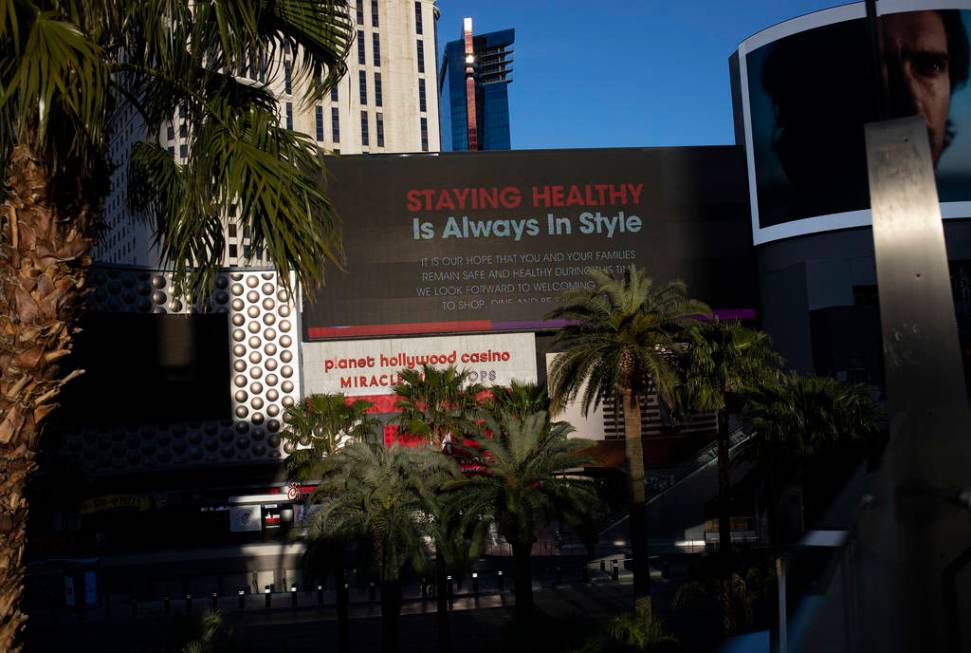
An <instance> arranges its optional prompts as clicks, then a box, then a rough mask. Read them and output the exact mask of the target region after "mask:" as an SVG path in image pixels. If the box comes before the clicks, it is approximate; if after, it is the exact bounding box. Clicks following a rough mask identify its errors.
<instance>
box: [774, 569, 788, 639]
mask: <svg viewBox="0 0 971 653" xmlns="http://www.w3.org/2000/svg"><path fill="white" fill-rule="evenodd" d="M775 575H776V580H777V581H778V590H779V653H788V652H789V633H788V620H789V617H788V611H787V610H786V561H785V558H782V557H779V558H776V559H775Z"/></svg>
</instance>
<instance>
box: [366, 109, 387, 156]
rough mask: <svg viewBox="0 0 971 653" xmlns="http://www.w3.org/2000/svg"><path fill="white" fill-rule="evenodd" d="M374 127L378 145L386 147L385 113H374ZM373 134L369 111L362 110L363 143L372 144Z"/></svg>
mask: <svg viewBox="0 0 971 653" xmlns="http://www.w3.org/2000/svg"><path fill="white" fill-rule="evenodd" d="M374 127H375V133H376V136H377V146H378V147H384V114H382V113H376V114H374ZM370 144H371V135H370V130H369V128H368V115H367V111H362V112H361V145H370Z"/></svg>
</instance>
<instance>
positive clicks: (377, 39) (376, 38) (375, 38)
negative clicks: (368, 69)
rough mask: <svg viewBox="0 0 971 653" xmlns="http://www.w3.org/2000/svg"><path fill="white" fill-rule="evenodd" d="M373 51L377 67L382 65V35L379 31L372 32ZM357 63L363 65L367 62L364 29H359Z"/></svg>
mask: <svg viewBox="0 0 971 653" xmlns="http://www.w3.org/2000/svg"><path fill="white" fill-rule="evenodd" d="M371 52H372V58H373V59H374V65H375V66H376V67H380V66H381V35H380V34H379V33H378V32H373V33H372V34H371ZM357 63H359V64H361V65H362V66H363V65H364V64H366V63H367V55H366V54H365V51H364V30H363V29H359V30H357Z"/></svg>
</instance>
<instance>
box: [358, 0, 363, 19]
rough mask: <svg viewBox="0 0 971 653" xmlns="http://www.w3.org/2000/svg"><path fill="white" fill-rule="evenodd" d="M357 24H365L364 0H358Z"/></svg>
mask: <svg viewBox="0 0 971 653" xmlns="http://www.w3.org/2000/svg"><path fill="white" fill-rule="evenodd" d="M357 24H358V25H363V24H364V0H357Z"/></svg>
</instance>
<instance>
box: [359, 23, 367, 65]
mask: <svg viewBox="0 0 971 653" xmlns="http://www.w3.org/2000/svg"><path fill="white" fill-rule="evenodd" d="M357 63H359V64H365V63H367V59H366V58H365V56H364V30H363V29H359V30H357Z"/></svg>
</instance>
